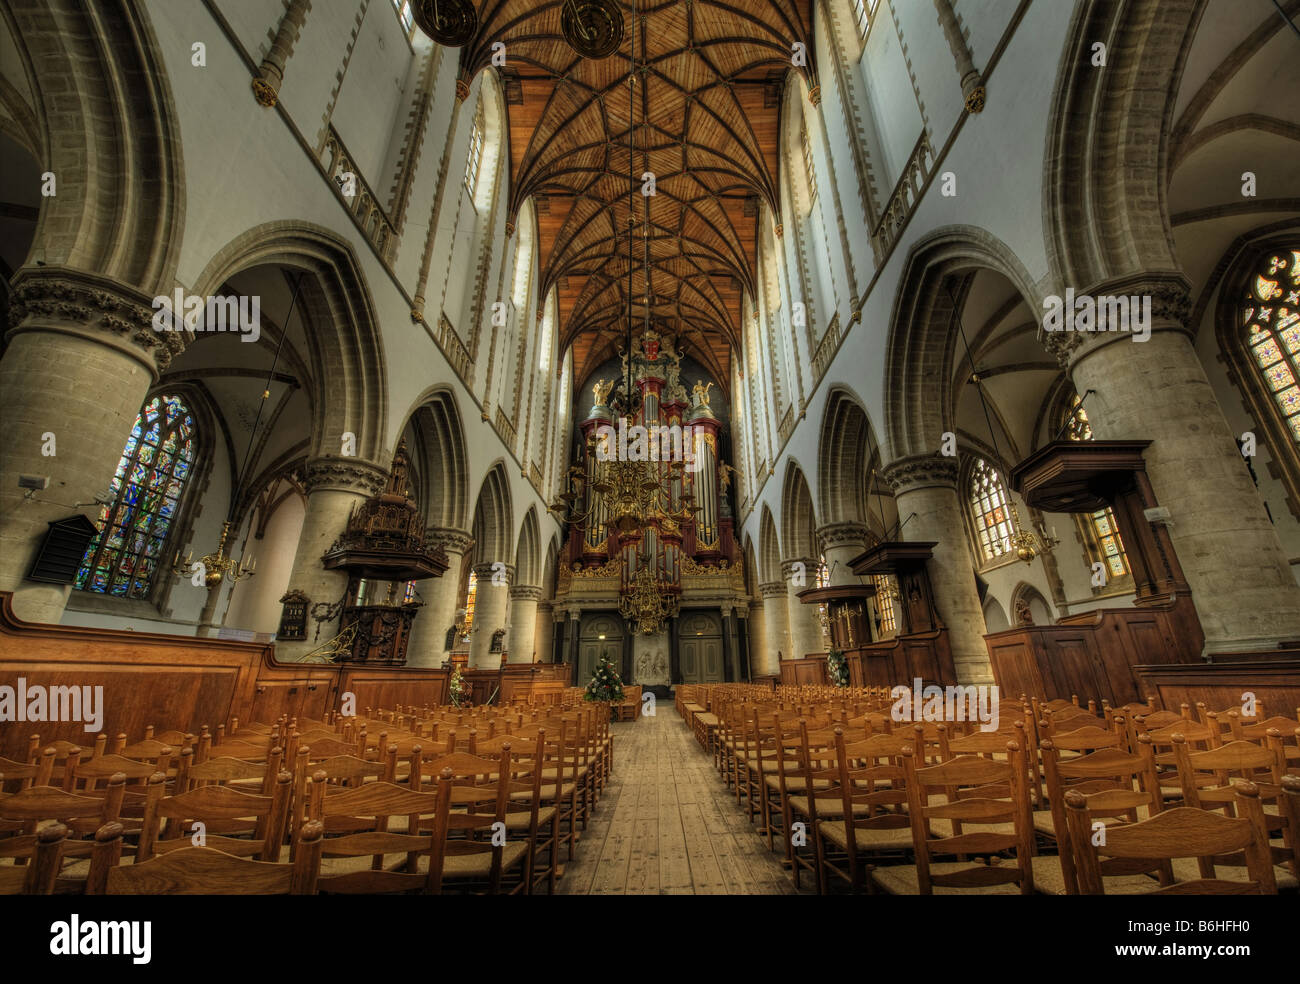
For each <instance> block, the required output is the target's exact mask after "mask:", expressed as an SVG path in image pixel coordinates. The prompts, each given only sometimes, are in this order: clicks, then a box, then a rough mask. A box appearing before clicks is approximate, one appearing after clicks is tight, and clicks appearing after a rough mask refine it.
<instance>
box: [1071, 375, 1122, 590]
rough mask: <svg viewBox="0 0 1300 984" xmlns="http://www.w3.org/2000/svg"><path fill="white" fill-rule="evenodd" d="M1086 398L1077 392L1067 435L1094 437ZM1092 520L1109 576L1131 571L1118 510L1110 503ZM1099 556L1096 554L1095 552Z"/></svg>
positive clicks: (1087, 438)
mask: <svg viewBox="0 0 1300 984" xmlns="http://www.w3.org/2000/svg"><path fill="white" fill-rule="evenodd" d="M1081 403H1082V401H1081V400H1080V399H1079V395H1078V394H1077V393H1076V394H1075V396H1074V399H1073V400H1072V401H1071V403H1070V415H1069V417H1068V419H1067V422H1066V425H1065V435H1066V437H1068V438H1069V439H1070V440H1071V441H1091V440H1092V425H1091V424H1090V423H1088V414H1087V413H1086V412H1085V411H1084V409H1083V407H1082V406H1081V405H1080V404H1081ZM1088 519H1089V522H1090V523H1091V524H1092V533H1093V538H1094V540H1095V546H1096V549H1097V551H1098V552H1100V554H1101V556H1100V557H1099V558H1095V559H1099V560H1101V561H1102V562H1103V563H1105V565H1106V568H1107V570H1106V576H1107V577H1108V578H1111V577H1123V576H1124V575H1125V574H1127V573H1128V572H1129V567H1128V557H1127V556H1126V555H1125V553H1124V541H1123V540H1121V539H1120V536H1119V526H1118V524H1117V523H1116V522H1115V510H1113V509H1111V508H1110V506H1107V507H1106V508H1105V509H1099V510H1098V511H1097V512H1095V513H1093V514H1092V515H1090V516H1089V517H1088ZM1094 556H1095V555H1094Z"/></svg>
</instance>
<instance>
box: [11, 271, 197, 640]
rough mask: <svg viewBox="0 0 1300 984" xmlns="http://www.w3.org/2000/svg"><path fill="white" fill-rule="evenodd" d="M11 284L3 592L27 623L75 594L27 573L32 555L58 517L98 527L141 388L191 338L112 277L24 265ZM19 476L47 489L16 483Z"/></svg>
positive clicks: (57, 609) (59, 610)
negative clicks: (157, 317) (98, 499)
mask: <svg viewBox="0 0 1300 984" xmlns="http://www.w3.org/2000/svg"><path fill="white" fill-rule="evenodd" d="M12 288H13V294H12V298H11V302H10V303H11V307H10V311H9V319H10V321H9V323H10V324H11V325H12V326H13V327H12V329H11V331H10V333H9V347H8V349H7V350H6V351H5V355H4V359H3V360H2V361H0V420H3V421H4V439H3V441H0V590H4V591H12V592H13V593H14V598H13V606H14V611H15V613H16V614H17V615H18V616H19V617H20V618H24V619H27V620H28V621H33V622H52V623H57V622H58V621H59V619H60V618H61V617H62V615H63V608H64V605H65V604H66V603H67V599H68V594H69V593H70V592H71V590H72V589H71V587H70V586H68V585H58V584H41V583H38V582H35V581H27V580H25V578H26V577H27V574H28V572H29V571H30V570H31V565H32V562H33V560H35V557H36V551H37V550H38V549H39V547H40V544H41V542H42V541H43V540H44V538H45V535H46V533H47V532H48V530H49V523H50V522H51V521H53V520H59V519H66V518H68V517H69V516H71V515H72V514H74V513H76V512H78V511H80V512H82V513H83V514H84V515H86V516H88V517H89V518H90V519H91V520H92V521H93V522H98V519H99V506H97V505H95V504H94V498H95V493H96V492H99V491H102V490H105V489H107V488H108V487H109V483H110V482H111V481H112V480H113V472H114V470H115V469H116V468H117V463H118V461H119V460H121V457H122V449H123V447H124V445H125V444H126V439H127V438H128V437H129V436H130V434H131V428H132V427H133V426H134V425H135V418H136V415H137V414H138V413H139V412H140V407H141V405H142V404H143V403H144V400H145V395H146V394H147V392H148V391H149V388H150V386H152V385H153V384H154V383H156V382H157V381H158V377H159V373H160V372H161V371H162V370H164V369H166V368H167V366H168V364H169V363H170V362H171V359H172V357H173V356H174V355H176V354H177V353H179V352H180V351H181V350H182V349H183V348H184V338H185V336H184V335H183V334H182V333H179V332H170V331H168V332H162V333H159V332H156V331H154V330H153V327H152V325H151V322H152V319H153V310H152V308H151V301H152V298H149V297H146V296H145V295H143V294H141V293H139V292H138V291H136V290H134V289H132V288H129V287H126V286H125V285H123V284H120V283H118V282H116V281H114V280H110V279H108V278H104V277H97V276H94V275H91V274H85V273H81V272H79V271H76V270H71V269H68V268H66V267H42V268H28V267H25V268H23V269H21V270H19V271H18V273H17V274H16V275H15V277H14V278H13V281H12ZM23 475H28V476H32V477H33V478H36V479H48V482H49V484H48V485H47V486H46V488H44V489H36V490H28V489H22V488H19V487H18V480H19V477H20V476H23ZM166 559H169V558H160V560H166ZM158 576H159V577H165V576H167V575H166V573H165V572H160V573H159V575H158Z"/></svg>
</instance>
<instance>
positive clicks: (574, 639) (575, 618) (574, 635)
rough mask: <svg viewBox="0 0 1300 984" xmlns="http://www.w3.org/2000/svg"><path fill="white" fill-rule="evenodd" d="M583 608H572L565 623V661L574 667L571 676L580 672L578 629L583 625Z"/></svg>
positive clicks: (570, 672)
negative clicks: (581, 621) (581, 622)
mask: <svg viewBox="0 0 1300 984" xmlns="http://www.w3.org/2000/svg"><path fill="white" fill-rule="evenodd" d="M581 618H582V609H581V608H570V609H569V618H568V621H566V622H565V623H564V662H566V663H568V664H569V666H571V667H573V669H571V670H570V671H569V675H570V677H571V678H572V677H574V675H575V674H576V673H577V672H578V630H579V628H580V627H581V625H580V620H581Z"/></svg>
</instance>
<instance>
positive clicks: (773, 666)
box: [758, 581, 790, 676]
mask: <svg viewBox="0 0 1300 984" xmlns="http://www.w3.org/2000/svg"><path fill="white" fill-rule="evenodd" d="M758 590H759V591H761V592H762V593H763V622H764V626H763V628H764V632H763V662H762V670H761V671H760V672H761V673H762V675H764V676H777V675H779V674H780V672H781V662H780V660H781V658H782V657H785V658H786V659H789V658H790V613H789V610H788V607H787V606H788V605H789V596H790V593H789V592H788V591H787V590H786V587H785V582H784V581H771V582H769V583H767V584H760V585H759V586H758Z"/></svg>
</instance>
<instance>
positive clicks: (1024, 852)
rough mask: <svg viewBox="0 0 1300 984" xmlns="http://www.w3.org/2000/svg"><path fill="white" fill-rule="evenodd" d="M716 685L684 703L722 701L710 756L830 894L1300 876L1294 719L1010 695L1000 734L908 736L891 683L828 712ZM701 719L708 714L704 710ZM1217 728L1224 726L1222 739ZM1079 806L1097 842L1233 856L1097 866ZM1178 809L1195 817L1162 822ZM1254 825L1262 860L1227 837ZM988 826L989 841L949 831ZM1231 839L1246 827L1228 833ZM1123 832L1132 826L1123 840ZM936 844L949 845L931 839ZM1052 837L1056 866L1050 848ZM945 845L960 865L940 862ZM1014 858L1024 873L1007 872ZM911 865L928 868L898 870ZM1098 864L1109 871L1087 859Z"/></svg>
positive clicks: (772, 837)
mask: <svg viewBox="0 0 1300 984" xmlns="http://www.w3.org/2000/svg"><path fill="white" fill-rule="evenodd" d="M680 689H684V688H679V690H680ZM711 690H712V692H710V693H708V694H707V695H705V694H701V693H700V692H699V691H698V690H696V691H695V692H689V691H688V693H687V694H685V695H683V694H680V693H679V704H686V705H692V704H693V705H695V707H696V708H697V709H698V708H700V707H701V705H700V704H699V703H698V702H699V700H700V699H701V697H703V698H704V699H705V700H707V701H708V705H709V707H710V711H709V713H710V714H711V715H712V716H714V717H716V719H717V721H718V725H717V728H716V729H715V733H714V736H713V738H712V739H711V747H710V750H711V751H712V752H713V754H714V758H715V763H717V765H718V767H719V771H720V772H721V773H722V774H723V776H724V778H725V779H726V781H727V782H728V784H729V785H731V786H734V788H735V790H736V795H737V798H738V802H740V803H742V805H744V806H745V807H746V809H747V811H748V813H749V815H750V817H751V819H752V820H753V821H754V822H756V823H757V824H758V826H759V830H760V832H761V833H763V834H765V835H766V836H767V837H768V840H769V844H770V845H772V846H775V844H776V841H777V839H779V840H780V841H782V842H783V843H784V845H785V851H784V853H785V855H786V863H787V864H788V865H789V866H790V868H791V869H792V873H793V875H794V877H795V879H796V882H798V879H799V876H800V874H801V873H803V872H808V873H811V874H813V875H814V876H815V880H816V883H817V886H818V888H819V889H821V890H826V889H827V888H828V887H829V886H830V885H832V884H834V883H836V882H840V883H843V884H844V885H846V886H847V887H849V888H850V889H851V890H855V891H860V890H885V891H891V892H901V893H909V892H910V893H915V892H922V893H929V892H932V891H934V890H935V889H936V888H942V889H954V890H956V889H962V888H965V889H976V890H984V891H992V890H999V889H998V888H997V887H998V886H1015V890H1019V891H1034V890H1038V891H1048V892H1053V893H1075V892H1079V891H1100V890H1102V886H1101V883H1099V882H1098V881H1097V880H1096V878H1094V877H1093V875H1094V874H1096V873H1097V872H1098V871H1099V872H1101V873H1102V874H1101V875H1099V876H1098V877H1103V876H1104V878H1105V879H1106V882H1107V890H1110V891H1150V890H1156V891H1169V892H1174V891H1188V890H1194V891H1215V890H1229V891H1238V890H1241V887H1242V886H1243V885H1244V886H1246V888H1247V889H1252V886H1253V890H1259V891H1264V892H1273V891H1276V890H1277V878H1276V877H1275V874H1276V873H1277V872H1278V871H1279V869H1277V868H1275V867H1274V865H1278V864H1282V865H1285V866H1286V868H1283V869H1280V870H1281V873H1282V875H1283V876H1284V877H1285V878H1287V879H1288V880H1289V881H1290V883H1291V884H1295V876H1296V873H1297V867H1300V851H1298V849H1297V846H1296V845H1297V843H1298V842H1300V823H1298V821H1297V814H1298V812H1300V811H1298V809H1297V806H1296V802H1297V801H1296V797H1295V790H1296V788H1297V786H1300V779H1296V778H1294V777H1291V776H1287V775H1285V774H1284V773H1285V771H1286V769H1287V767H1288V765H1289V762H1290V757H1289V756H1288V755H1287V749H1288V748H1291V747H1294V746H1293V745H1292V744H1290V743H1289V742H1284V739H1283V736H1282V732H1281V730H1280V729H1279V728H1278V727H1265V728H1262V729H1261V728H1260V727H1259V726H1260V725H1284V726H1285V725H1286V724H1288V723H1289V724H1291V725H1292V732H1291V735H1290V737H1291V739H1292V740H1293V741H1294V740H1295V739H1296V738H1297V728H1296V725H1297V722H1294V721H1290V720H1289V719H1285V718H1277V717H1274V718H1265V717H1263V714H1262V712H1261V713H1259V714H1257V715H1256V716H1255V718H1253V719H1250V718H1246V717H1244V716H1240V717H1238V718H1236V719H1234V718H1232V716H1231V715H1232V714H1233V712H1234V709H1229V710H1228V711H1227V712H1223V713H1221V714H1215V712H1205V711H1204V709H1201V708H1198V711H1201V714H1200V716H1199V720H1197V719H1196V718H1193V717H1192V715H1191V714H1190V713H1187V711H1188V709H1186V708H1184V709H1181V711H1180V712H1179V713H1178V714H1176V715H1172V718H1173V720H1171V719H1170V717H1168V716H1163V717H1162V716H1158V715H1166V714H1167V712H1160V711H1158V710H1155V709H1154V703H1153V702H1147V703H1145V704H1140V705H1134V706H1129V707H1125V708H1116V709H1108V708H1103V713H1102V714H1100V715H1098V714H1096V713H1093V711H1095V708H1093V709H1084V708H1082V707H1079V706H1078V704H1077V701H1075V702H1059V703H1057V702H1047V701H1040V702H1030V701H1024V700H1022V701H1010V702H1004V704H1003V705H1002V706H1001V707H1000V708H999V710H1000V712H1001V713H1000V718H1001V728H1000V730H999V731H998V732H995V733H992V734H989V733H984V732H979V731H977V730H974V729H967V728H962V727H956V728H950V727H949V724H948V723H940V724H937V725H935V724H930V723H921V724H911V725H909V726H908V727H909V728H910V731H909V730H907V729H905V728H901V727H898V722H894V721H892V718H891V716H890V715H889V714H888V707H887V705H886V697H887V694H886V693H882V692H880V691H877V692H875V693H869V692H861V693H856V694H849V695H845V694H844V693H843V691H841V692H839V693H833V694H830V695H828V697H827V698H826V699H825V700H824V702H823V703H822V704H821V705H820V706H818V704H817V699H818V696H819V695H817V694H815V693H812V694H810V693H809V692H808V691H806V690H802V691H796V692H790V691H786V692H784V693H782V692H781V691H780V690H779V689H778V690H777V691H770V690H762V689H758V688H748V687H734V688H733V687H726V686H723V687H716V686H715V687H713V688H711ZM683 697H684V698H685V699H683ZM1034 710H1037V711H1038V712H1039V713H1041V715H1042V719H1041V721H1040V722H1038V725H1037V726H1036V727H1034V728H1033V729H1032V730H1030V729H1028V728H1027V727H1026V719H1028V721H1029V722H1030V723H1032V722H1033V718H1032V714H1033V711H1034ZM1107 712H1109V713H1107ZM688 714H692V716H693V717H696V718H698V711H697V712H695V713H692V712H689V711H688ZM1216 718H1218V719H1221V720H1226V721H1227V725H1226V726H1225V727H1221V728H1215V729H1213V730H1214V731H1215V734H1213V735H1211V734H1210V733H1209V731H1210V730H1211V727H1210V726H1211V725H1213V724H1214V722H1215V720H1216ZM691 723H692V725H693V726H694V725H695V724H697V723H698V722H697V721H693V722H691ZM1197 724H1200V725H1202V726H1203V728H1202V729H1200V730H1198V729H1197V728H1195V727H1194V725H1197ZM695 730H696V733H697V736H698V735H699V729H698V727H696V729H695ZM967 731H968V732H969V733H963V732H967ZM1183 732H1188V733H1191V734H1193V735H1195V736H1196V737H1195V740H1189V739H1188V738H1187V736H1186V735H1185V734H1183ZM1040 734H1041V735H1043V736H1046V737H1041V738H1040ZM1236 735H1240V736H1241V737H1239V738H1233V740H1230V741H1224V740H1222V739H1224V738H1228V737H1232V736H1236ZM1252 738H1254V739H1256V740H1254V741H1252V740H1251V739H1252ZM1130 742H1131V743H1132V745H1133V746H1135V747H1134V748H1130ZM1165 748H1167V749H1168V751H1163V750H1162V751H1159V752H1158V751H1157V749H1165ZM1031 761H1032V763H1033V764H1032V766H1031V764H1030V763H1031ZM1125 779H1127V782H1125V781H1124V780H1125ZM1184 789H1186V790H1187V792H1186V793H1184V792H1183V790H1184ZM1246 790H1249V792H1244V791H1246ZM1171 793H1172V794H1173V795H1171ZM1070 794H1075V795H1074V796H1070ZM1103 794H1104V795H1103ZM1077 797H1084V799H1083V800H1082V802H1081V804H1080V805H1079V807H1078V809H1080V810H1082V811H1083V813H1085V814H1090V815H1091V816H1095V817H1098V818H1100V819H1098V820H1090V821H1089V823H1090V826H1089V828H1088V830H1089V834H1090V836H1092V833H1093V828H1092V827H1091V824H1092V823H1098V822H1100V823H1102V825H1103V827H1104V829H1105V830H1106V831H1107V832H1108V833H1109V831H1110V829H1111V827H1112V826H1119V825H1123V826H1125V827H1126V828H1127V827H1132V826H1136V825H1137V824H1140V823H1149V822H1152V821H1157V820H1158V821H1159V824H1158V825H1154V826H1152V827H1151V828H1144V829H1153V830H1161V831H1164V830H1169V831H1172V830H1175V829H1176V827H1175V824H1190V825H1191V827H1192V828H1195V829H1197V830H1201V829H1203V828H1204V829H1206V830H1210V829H1211V828H1214V829H1218V830H1219V831H1220V832H1221V833H1223V834H1224V836H1225V837H1226V838H1227V839H1225V840H1224V841H1223V844H1224V845H1225V846H1223V848H1222V850H1217V849H1216V851H1215V852H1213V853H1212V854H1210V855H1202V854H1196V853H1195V852H1189V853H1190V855H1191V856H1190V858H1184V859H1183V860H1182V861H1181V862H1179V863H1177V864H1174V863H1159V862H1158V863H1155V864H1153V865H1147V866H1146V867H1142V866H1141V865H1139V864H1137V863H1136V862H1135V861H1133V860H1131V859H1127V858H1124V856H1123V853H1122V851H1121V852H1120V853H1116V854H1110V853H1106V852H1102V851H1100V850H1099V848H1097V847H1096V846H1094V845H1093V843H1092V842H1091V841H1089V842H1088V843H1087V844H1086V845H1085V846H1086V847H1087V857H1086V858H1085V857H1084V856H1083V855H1082V854H1080V852H1079V847H1078V845H1077V844H1076V843H1075V840H1076V839H1075V837H1074V834H1073V831H1072V823H1071V820H1070V816H1071V808H1070V803H1071V802H1073V800H1074V799H1076V798H1077ZM1088 797H1096V799H1089V798H1088ZM977 801H978V802H977ZM1265 805H1267V807H1268V810H1269V812H1266V810H1265ZM1036 806H1037V807H1041V809H1038V810H1035V809H1034V807H1036ZM1178 810H1191V811H1193V812H1194V813H1196V814H1197V815H1196V816H1195V817H1189V816H1188V815H1186V814H1181V815H1179V816H1178V817H1176V818H1175V820H1168V819H1164V818H1163V815H1164V814H1166V813H1171V812H1174V811H1178ZM1205 815H1209V816H1210V819H1209V820H1208V823H1207V822H1206V821H1205ZM1221 820H1223V821H1229V824H1228V825H1227V826H1224V825H1223V824H1221V823H1219V821H1221ZM1243 821H1244V822H1248V823H1249V824H1250V825H1251V829H1252V830H1253V831H1254V833H1253V834H1252V839H1251V841H1250V845H1251V846H1250V850H1249V851H1247V850H1246V849H1245V847H1243V846H1242V845H1240V844H1238V845H1237V846H1235V847H1233V846H1231V845H1230V844H1229V842H1230V841H1231V839H1232V837H1235V838H1237V839H1238V840H1239V839H1240V838H1241V836H1242V835H1241V831H1242V830H1243V829H1244V828H1243V827H1242V822H1243ZM976 823H978V824H979V826H980V827H981V828H982V829H981V830H980V831H979V832H978V834H972V835H971V836H970V837H968V838H966V839H965V840H952V839H950V838H956V837H960V836H963V835H962V834H961V833H960V831H961V829H962V827H963V826H966V827H969V826H971V825H972V824H976ZM1229 830H1232V831H1235V833H1233V834H1231V836H1228V833H1227V832H1228V831H1229ZM941 831H942V832H941ZM801 832H803V833H804V834H805V836H802V837H801V836H800V833H801ZM1126 837H1128V831H1127V829H1126V830H1125V833H1124V835H1123V836H1122V837H1121V842H1120V843H1121V847H1123V845H1124V843H1125V841H1124V838H1126ZM1270 838H1272V840H1270ZM932 840H933V841H942V842H943V843H942V844H936V845H930V846H927V845H928V844H929V842H930V841H932ZM1040 843H1041V844H1042V845H1043V846H1045V847H1047V848H1048V849H1049V850H1055V851H1056V854H1055V856H1053V855H1050V854H1044V853H1042V852H1041V851H1040V850H1039V846H1040ZM1207 843H1208V841H1207ZM1234 843H1235V842H1234ZM936 847H937V848H941V849H942V850H943V851H944V852H946V853H947V856H957V857H958V860H957V861H955V862H953V861H946V862H943V863H942V865H939V866H936V865H934V864H932V863H931V859H932V858H933V857H934V856H936V852H935V850H934V848H936ZM1186 847H1187V845H1185V844H1184V845H1183V847H1182V848H1180V849H1181V850H1184V851H1185V852H1186ZM957 848H962V849H963V850H960V851H959V850H957ZM1128 849H1129V848H1128V847H1123V850H1128ZM1215 855H1217V856H1215ZM971 856H979V857H983V858H984V859H986V861H989V860H991V861H993V863H992V864H989V863H986V864H984V865H983V866H981V867H980V868H976V869H975V870H971V869H970V866H969V865H966V864H964V863H963V860H962V859H963V858H964V857H971ZM1007 856H1010V857H1014V858H1015V863H1014V864H1013V865H1010V866H1008V865H1007V864H1006V863H1004V861H1005V858H1006V857H1007ZM1102 857H1104V858H1105V859H1106V860H1104V861H1102V860H1100V859H1101V858H1102ZM1077 859H1082V860H1077ZM907 860H912V861H913V862H914V863H913V864H910V865H909V864H905V863H896V862H905V861H907ZM1092 861H1097V862H1098V864H1097V865H1096V866H1091V867H1089V866H1088V865H1090V864H1091V862H1092ZM891 862H895V863H891ZM1265 862H1267V863H1265ZM953 865H956V867H951V866H953ZM1216 865H1217V866H1221V867H1222V866H1227V867H1231V866H1234V865H1236V866H1242V865H1244V866H1245V867H1246V868H1247V869H1248V871H1247V874H1248V878H1247V879H1246V880H1244V881H1243V880H1239V879H1225V878H1219V877H1216V874H1215V872H1216V867H1215V866H1216ZM945 866H949V867H945ZM1085 867H1087V871H1085V870H1084V869H1085ZM1264 869H1267V870H1264ZM868 873H870V874H869V875H868ZM1220 882H1225V883H1229V884H1227V885H1226V886H1225V885H1221V884H1219V883H1220ZM1026 886H1028V888H1026ZM1188 886H1191V888H1189V887H1188Z"/></svg>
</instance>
